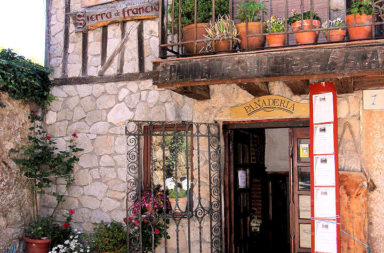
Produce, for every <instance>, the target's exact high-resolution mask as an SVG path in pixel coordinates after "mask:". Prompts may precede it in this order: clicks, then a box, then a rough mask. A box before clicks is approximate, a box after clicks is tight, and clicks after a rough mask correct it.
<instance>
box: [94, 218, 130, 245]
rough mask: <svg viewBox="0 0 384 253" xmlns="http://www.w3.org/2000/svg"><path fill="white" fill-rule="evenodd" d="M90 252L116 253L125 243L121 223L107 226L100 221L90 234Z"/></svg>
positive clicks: (124, 234)
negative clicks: (105, 252) (106, 252)
mask: <svg viewBox="0 0 384 253" xmlns="http://www.w3.org/2000/svg"><path fill="white" fill-rule="evenodd" d="M89 236H90V240H91V241H92V243H91V252H104V251H112V252H118V251H120V250H121V249H122V248H124V246H125V244H126V242H127V234H126V231H125V228H124V226H123V224H122V223H121V222H117V221H112V222H111V223H109V224H107V223H104V222H103V221H101V222H100V223H98V224H97V226H96V228H95V232H94V233H92V234H90V235H89Z"/></svg>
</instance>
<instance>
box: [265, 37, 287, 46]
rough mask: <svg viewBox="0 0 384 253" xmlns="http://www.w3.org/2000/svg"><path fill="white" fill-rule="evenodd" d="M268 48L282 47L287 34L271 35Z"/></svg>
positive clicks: (268, 39) (268, 38)
mask: <svg viewBox="0 0 384 253" xmlns="http://www.w3.org/2000/svg"><path fill="white" fill-rule="evenodd" d="M267 41H268V46H270V47H282V46H284V42H285V34H270V35H267Z"/></svg>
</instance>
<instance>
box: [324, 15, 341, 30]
mask: <svg viewBox="0 0 384 253" xmlns="http://www.w3.org/2000/svg"><path fill="white" fill-rule="evenodd" d="M342 26H345V22H344V20H343V19H342V18H337V19H334V20H329V22H325V23H324V24H323V28H325V29H326V30H324V31H323V32H327V31H328V30H335V29H340V27H342Z"/></svg>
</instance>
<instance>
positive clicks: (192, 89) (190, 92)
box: [171, 85, 211, 100]
mask: <svg viewBox="0 0 384 253" xmlns="http://www.w3.org/2000/svg"><path fill="white" fill-rule="evenodd" d="M171 90H172V91H174V92H176V93H179V94H181V95H183V96H187V97H190V98H193V99H196V100H206V99H210V98H211V93H210V90H209V86H208V85H201V86H183V87H177V88H171Z"/></svg>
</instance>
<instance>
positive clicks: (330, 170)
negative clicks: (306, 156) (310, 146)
mask: <svg viewBox="0 0 384 253" xmlns="http://www.w3.org/2000/svg"><path fill="white" fill-rule="evenodd" d="M314 165H315V176H314V178H315V186H335V156H334V155H322V156H315V157H314Z"/></svg>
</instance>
